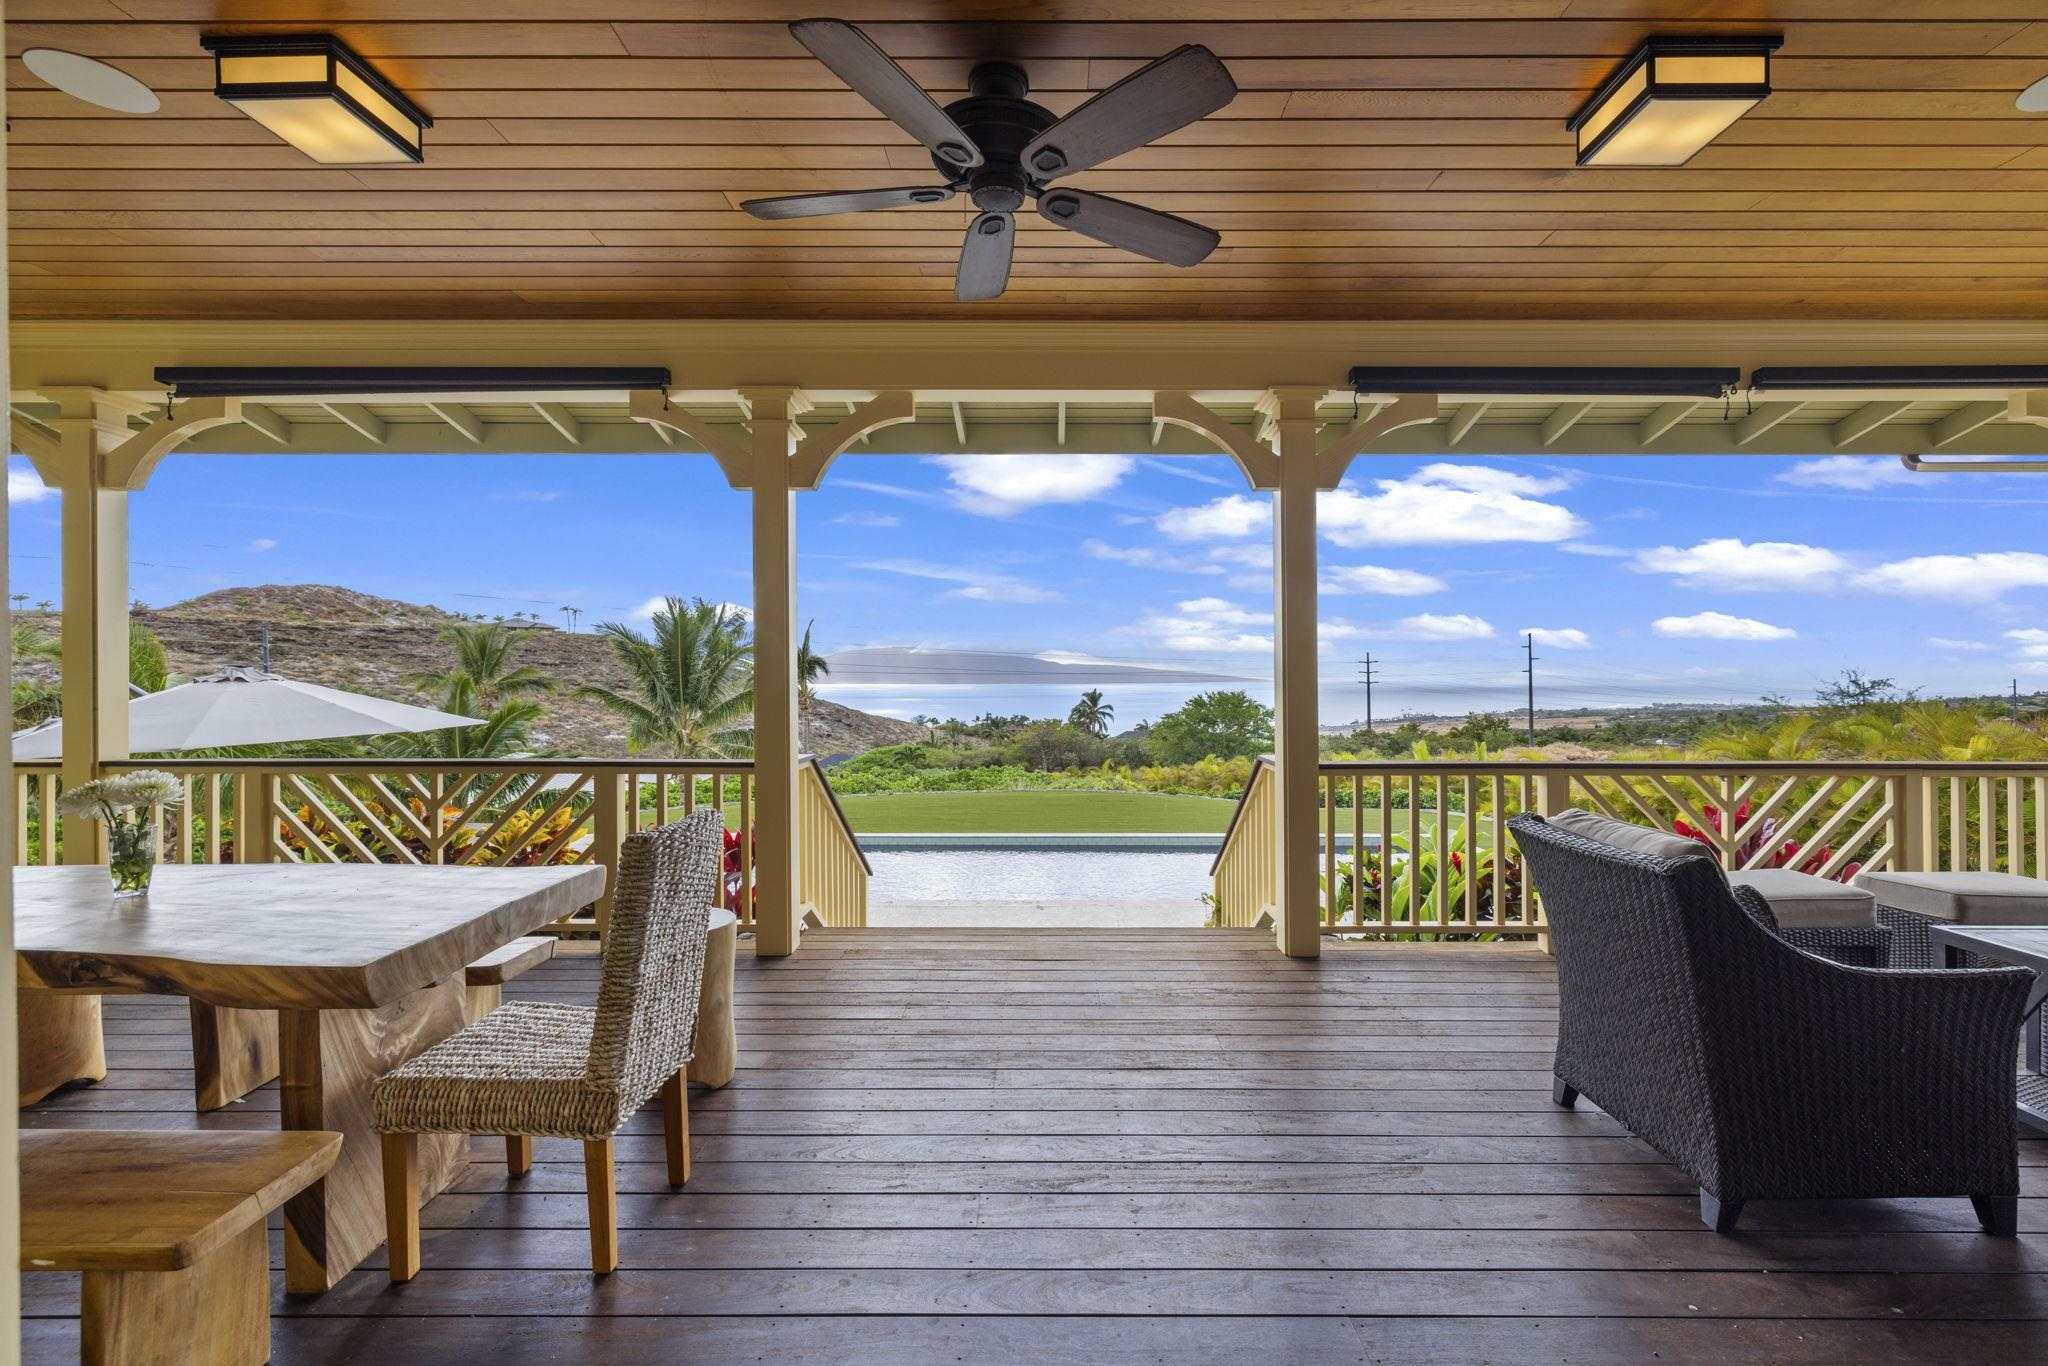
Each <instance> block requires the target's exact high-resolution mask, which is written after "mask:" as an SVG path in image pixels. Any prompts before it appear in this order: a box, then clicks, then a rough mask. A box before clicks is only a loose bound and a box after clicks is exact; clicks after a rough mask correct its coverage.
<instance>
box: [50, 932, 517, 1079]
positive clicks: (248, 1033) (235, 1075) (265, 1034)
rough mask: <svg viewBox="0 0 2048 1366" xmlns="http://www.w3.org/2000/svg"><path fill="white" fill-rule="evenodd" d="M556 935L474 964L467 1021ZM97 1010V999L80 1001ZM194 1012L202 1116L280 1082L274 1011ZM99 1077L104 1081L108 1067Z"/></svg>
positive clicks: (492, 1002)
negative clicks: (274, 1082)
mask: <svg viewBox="0 0 2048 1366" xmlns="http://www.w3.org/2000/svg"><path fill="white" fill-rule="evenodd" d="M555 942H556V941H555V939H554V937H553V936H552V935H534V936H530V937H528V938H525V939H515V940H513V941H512V942H511V943H509V944H506V945H504V946H503V947H502V948H497V949H493V950H492V951H491V952H489V953H487V954H485V955H484V956H483V957H481V958H479V959H477V960H476V961H475V962H474V963H471V964H470V965H469V967H468V968H467V969H466V970H465V972H464V983H465V986H466V989H467V991H466V996H465V998H464V1008H465V1011H466V1018H467V1020H468V1021H470V1022H474V1021H475V1020H476V1018H477V1017H478V1016H479V1015H482V1014H484V1013H485V1012H486V1011H490V1010H495V1009H497V1006H498V1002H499V1000H500V999H501V997H502V996H503V987H504V985H505V983H507V982H509V981H511V980H512V979H513V978H515V977H517V976H519V975H520V974H521V973H523V972H525V971H526V970H527V969H529V968H531V967H534V966H535V965H536V964H540V963H545V962H546V961H547V960H548V959H549V958H551V957H553V956H554V952H555ZM79 999H81V1000H87V1001H90V1002H92V1006H93V1010H94V1011H95V1012H97V1011H98V1009H99V999H98V998H97V997H82V998H79ZM191 1006H192V1091H193V1097H194V1100H195V1101H196V1103H197V1104H198V1107H199V1108H200V1109H201V1110H218V1109H220V1108H221V1107H222V1106H223V1105H231V1104H233V1103H234V1102H235V1101H237V1100H240V1099H241V1098H242V1097H243V1096H246V1095H248V1094H249V1093H250V1092H251V1091H253V1090H255V1089H256V1088H257V1087H259V1086H261V1085H263V1083H265V1082H267V1081H272V1080H274V1079H275V1078H276V1077H277V1072H278V1062H279V1058H278V1040H277V1012H276V1011H273V1010H230V1009H228V1008H227V1007H226V1006H216V1005H208V1004H207V1003H206V1002H204V1001H193V1002H192V1003H191ZM100 1075H101V1076H104V1075H106V1068H105V1067H104V1065H102V1067H101V1068H100ZM22 1088H23V1089H22V1095H23V1101H22V1103H23V1104H28V1103H29V1100H30V1099H40V1096H34V1097H31V1096H30V1092H29V1084H28V1082H27V1080H26V1079H24V1081H23V1083H22Z"/></svg>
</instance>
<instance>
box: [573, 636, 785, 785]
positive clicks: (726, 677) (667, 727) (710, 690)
mask: <svg viewBox="0 0 2048 1366" xmlns="http://www.w3.org/2000/svg"><path fill="white" fill-rule="evenodd" d="M652 624H653V627H654V635H653V638H652V639H649V638H648V637H646V636H643V635H642V634H640V632H638V631H636V630H634V629H633V628H632V627H630V626H627V625H626V624H624V623H623V622H617V621H607V622H605V623H603V624H602V625H600V626H599V627H598V628H597V633H598V634H599V635H601V636H603V637H604V638H605V639H606V640H607V641H609V642H610V644H611V647H612V654H613V656H614V657H615V658H616V659H617V660H618V661H619V663H620V664H621V665H622V666H623V667H624V668H625V670H626V676H627V677H628V678H629V679H630V680H631V691H630V692H620V691H618V690H616V689H612V688H606V687H602V686H599V685H597V684H586V685H584V686H583V687H580V688H578V689H577V690H576V696H578V697H588V698H592V699H594V700H596V701H598V702H601V703H603V704H604V705H605V706H607V707H609V708H611V709H612V710H613V711H615V712H617V713H618V714H619V715H620V716H622V717H624V718H625V721H626V744H627V747H628V748H630V749H631V750H632V751H633V752H634V753H636V754H637V753H639V752H640V751H641V750H644V749H649V748H657V749H665V750H669V751H671V752H673V753H674V754H675V755H676V757H678V758H703V759H732V758H743V757H745V756H746V755H748V754H751V753H752V752H753V748H754V732H753V729H752V727H751V726H750V725H749V724H748V723H749V721H750V719H751V716H752V713H753V710H754V660H753V655H754V647H753V644H752V643H751V642H750V641H749V640H748V639H747V620H746V616H745V615H744V614H743V613H741V612H740V611H738V610H737V609H735V608H731V607H726V606H722V605H720V604H718V603H712V602H706V601H704V599H702V598H694V599H692V600H691V601H690V602H688V603H685V602H684V601H683V600H682V599H681V598H665V599H663V604H662V606H661V607H660V608H658V609H656V611H655V613H654V619H653V623H652Z"/></svg>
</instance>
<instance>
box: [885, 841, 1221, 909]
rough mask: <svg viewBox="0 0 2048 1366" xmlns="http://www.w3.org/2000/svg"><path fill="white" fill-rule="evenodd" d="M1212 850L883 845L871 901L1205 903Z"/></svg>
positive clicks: (1194, 904)
mask: <svg viewBox="0 0 2048 1366" xmlns="http://www.w3.org/2000/svg"><path fill="white" fill-rule="evenodd" d="M1212 857H1213V856H1212V855H1210V854H1208V853H1154V852H1136V851H1123V850H1093V849H1091V850H1065V849H1060V850H1040V849H947V850H913V849H904V850H890V849H878V850H875V851H873V852H871V853H870V854H869V855H868V860H869V862H871V863H872V864H874V868H875V872H874V877H873V879H872V880H871V881H870V882H869V884H868V904H869V905H871V906H875V905H899V904H917V903H930V902H991V901H1009V902H1017V901H1027V902H1045V901H1051V902H1105V901H1129V902H1143V903H1161V902H1168V903H1175V904H1179V905H1185V906H1188V907H1191V908H1192V907H1198V906H1199V905H1200V904H1201V896H1202V893H1204V892H1206V891H1209V890H1210V887H1211V883H1210V880H1209V861H1210V859H1211V858H1212Z"/></svg>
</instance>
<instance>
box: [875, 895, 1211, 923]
mask: <svg viewBox="0 0 2048 1366" xmlns="http://www.w3.org/2000/svg"><path fill="white" fill-rule="evenodd" d="M1208 914H1209V912H1208V908H1207V907H1205V906H1203V905H1202V904H1201V903H1200V902H1185V901H898V902H894V903H891V902H878V901H870V902H869V903H868V925H869V927H870V928H872V929H899V930H900V929H1097V930H1139V929H1147V930H1149V929H1200V928H1201V927H1202V923H1203V921H1204V920H1205V919H1206V918H1207V917H1208Z"/></svg>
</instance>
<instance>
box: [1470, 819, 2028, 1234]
mask: <svg viewBox="0 0 2048 1366" xmlns="http://www.w3.org/2000/svg"><path fill="white" fill-rule="evenodd" d="M1508 824H1509V827H1510V828H1511V829H1512V830H1513V831H1514V834H1515V839H1516V842H1517V843H1518V844H1519V845H1520V847H1521V851H1522V856H1523V858H1524V859H1526V860H1527V863H1528V869H1529V876H1530V878H1531V880H1532V882H1533V883H1534V885H1535V886H1536V888H1537V889H1538V891H1539V892H1540V893H1541V894H1542V897H1543V905H1544V909H1545V912H1546V914H1547V916H1548V918H1549V921H1550V927H1551V937H1552V943H1553V944H1554V946H1555V950H1556V954H1557V984H1558V999H1559V1010H1558V1040H1557V1061H1556V1065H1555V1067H1554V1069H1553V1070H1554V1071H1555V1073H1556V1081H1555V1085H1554V1090H1553V1093H1552V1094H1553V1098H1554V1099H1556V1100H1557V1101H1558V1103H1559V1104H1562V1105H1570V1104H1571V1103H1572V1102H1573V1101H1574V1100H1575V1099H1576V1098H1577V1096H1578V1095H1579V1094H1580V1093H1582V1092H1583V1093H1584V1094H1585V1095H1586V1096H1587V1097H1589V1098H1590V1099H1591V1100H1592V1101H1593V1102H1594V1103H1595V1104H1597V1105H1599V1106H1600V1108H1601V1109H1603V1110H1605V1111H1607V1112H1608V1113H1609V1114H1610V1115H1613V1116H1614V1118H1616V1119H1617V1120H1619V1121H1621V1123H1623V1124H1625V1125H1627V1126H1628V1128H1629V1129H1630V1130H1631V1131H1632V1132H1633V1133H1635V1134H1636V1136H1637V1137H1639V1138H1641V1139H1642V1140H1643V1141H1644V1142H1646V1143H1648V1144H1649V1145H1650V1146H1651V1147H1653V1148H1655V1149H1656V1150H1657V1151H1658V1152H1660V1153H1662V1154H1663V1155H1664V1156H1665V1157H1666V1158H1668V1159H1669V1160H1670V1161H1671V1162H1672V1163H1673V1164H1674V1165H1676V1166H1678V1167H1680V1168H1682V1169H1683V1170H1684V1171H1685V1172H1686V1173H1687V1174H1688V1175H1689V1176H1691V1177H1692V1179H1693V1180H1694V1181H1696V1182H1698V1184H1699V1187H1700V1217H1701V1218H1702V1219H1703V1220H1705V1221H1706V1222H1707V1223H1708V1224H1709V1225H1711V1226H1712V1227H1713V1228H1714V1229H1716V1230H1717V1231H1719V1232H1723V1233H1726V1232H1730V1231H1732V1230H1733V1229H1734V1227H1735V1222H1736V1220H1737V1219H1738V1218H1739V1217H1740V1215H1741V1213H1742V1206H1743V1203H1744V1202H1745V1201H1748V1200H1763V1199H1872V1198H1884V1197H1900V1196H1950V1195H1966V1196H1968V1197H1970V1200H1971V1202H1972V1203H1973V1204H1974V1205H1975V1206H1976V1210H1977V1216H1978V1218H1979V1219H1980V1220H1981V1221H1982V1222H1983V1225H1984V1227H1985V1228H1986V1229H1988V1230H1990V1231H1991V1232H1993V1233H1999V1234H2011V1233H2013V1232H2014V1230H2015V1226H2016V1222H2017V1218H2018V1206H2019V1201H2018V1196H2019V1152H2018V1142H2017V1137H2016V1132H2015V1128H2014V1121H2013V1105H2014V1093H2015V1088H2014V1079H2013V1053H2014V1048H2015V1041H2016V1039H2017V1036H2018V1032H2019V1027H2020V1016H2021V1012H2022V1010H2023V1009H2024V1008H2025V1003H2026V998H2027V993H2028V989H2029V987H2030V986H2031V985H2032V983H2033V980H2034V974H2033V973H2032V972H2030V971H2028V970H2027V969H2024V968H1992V969H1982V970H1976V969H1969V970H1953V971H1913V970H1882V969H1874V968H1856V967H1846V966H1843V965H1840V964H1837V963H1832V962H1828V961H1825V960H1823V959H1820V958H1816V957H1814V956H1812V955H1810V954H1807V953H1803V952H1801V951H1799V950H1798V949H1796V948H1794V947H1792V946H1791V945H1789V944H1787V943H1785V942H1784V941H1782V940H1780V939H1779V938H1778V937H1777V936H1776V935H1775V934H1773V933H1772V932H1771V930H1770V928H1769V925H1770V920H1769V908H1768V906H1767V905H1766V904H1765V902H1764V901H1763V898H1762V897H1760V896H1758V895H1757V894H1756V893H1755V892H1754V891H1752V890H1751V889H1749V888H1734V889H1731V888H1730V887H1729V886H1728V884H1727V883H1726V882H1725V881H1723V880H1722V878H1721V876H1720V874H1719V873H1718V872H1716V870H1715V869H1714V866H1713V864H1712V862H1711V861H1710V860H1709V859H1707V858H1705V857H1698V858H1675V859H1662V858H1655V857H1652V856H1649V855H1645V854H1636V853H1631V852H1627V851H1624V850H1619V849H1613V848H1610V847H1608V846H1606V845H1603V844H1596V843H1594V842H1592V841H1590V840H1586V839H1582V838H1580V837H1578V836H1576V835H1573V834H1571V833H1569V832H1567V831H1564V830H1560V829H1557V828H1556V827H1554V826H1552V825H1550V824H1548V823H1546V822H1545V821H1544V820H1543V819H1542V818H1541V817H1539V816H1534V815H1522V816H1518V817H1516V818H1515V819H1513V820H1512V821H1510V822H1509V823H1508Z"/></svg>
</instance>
